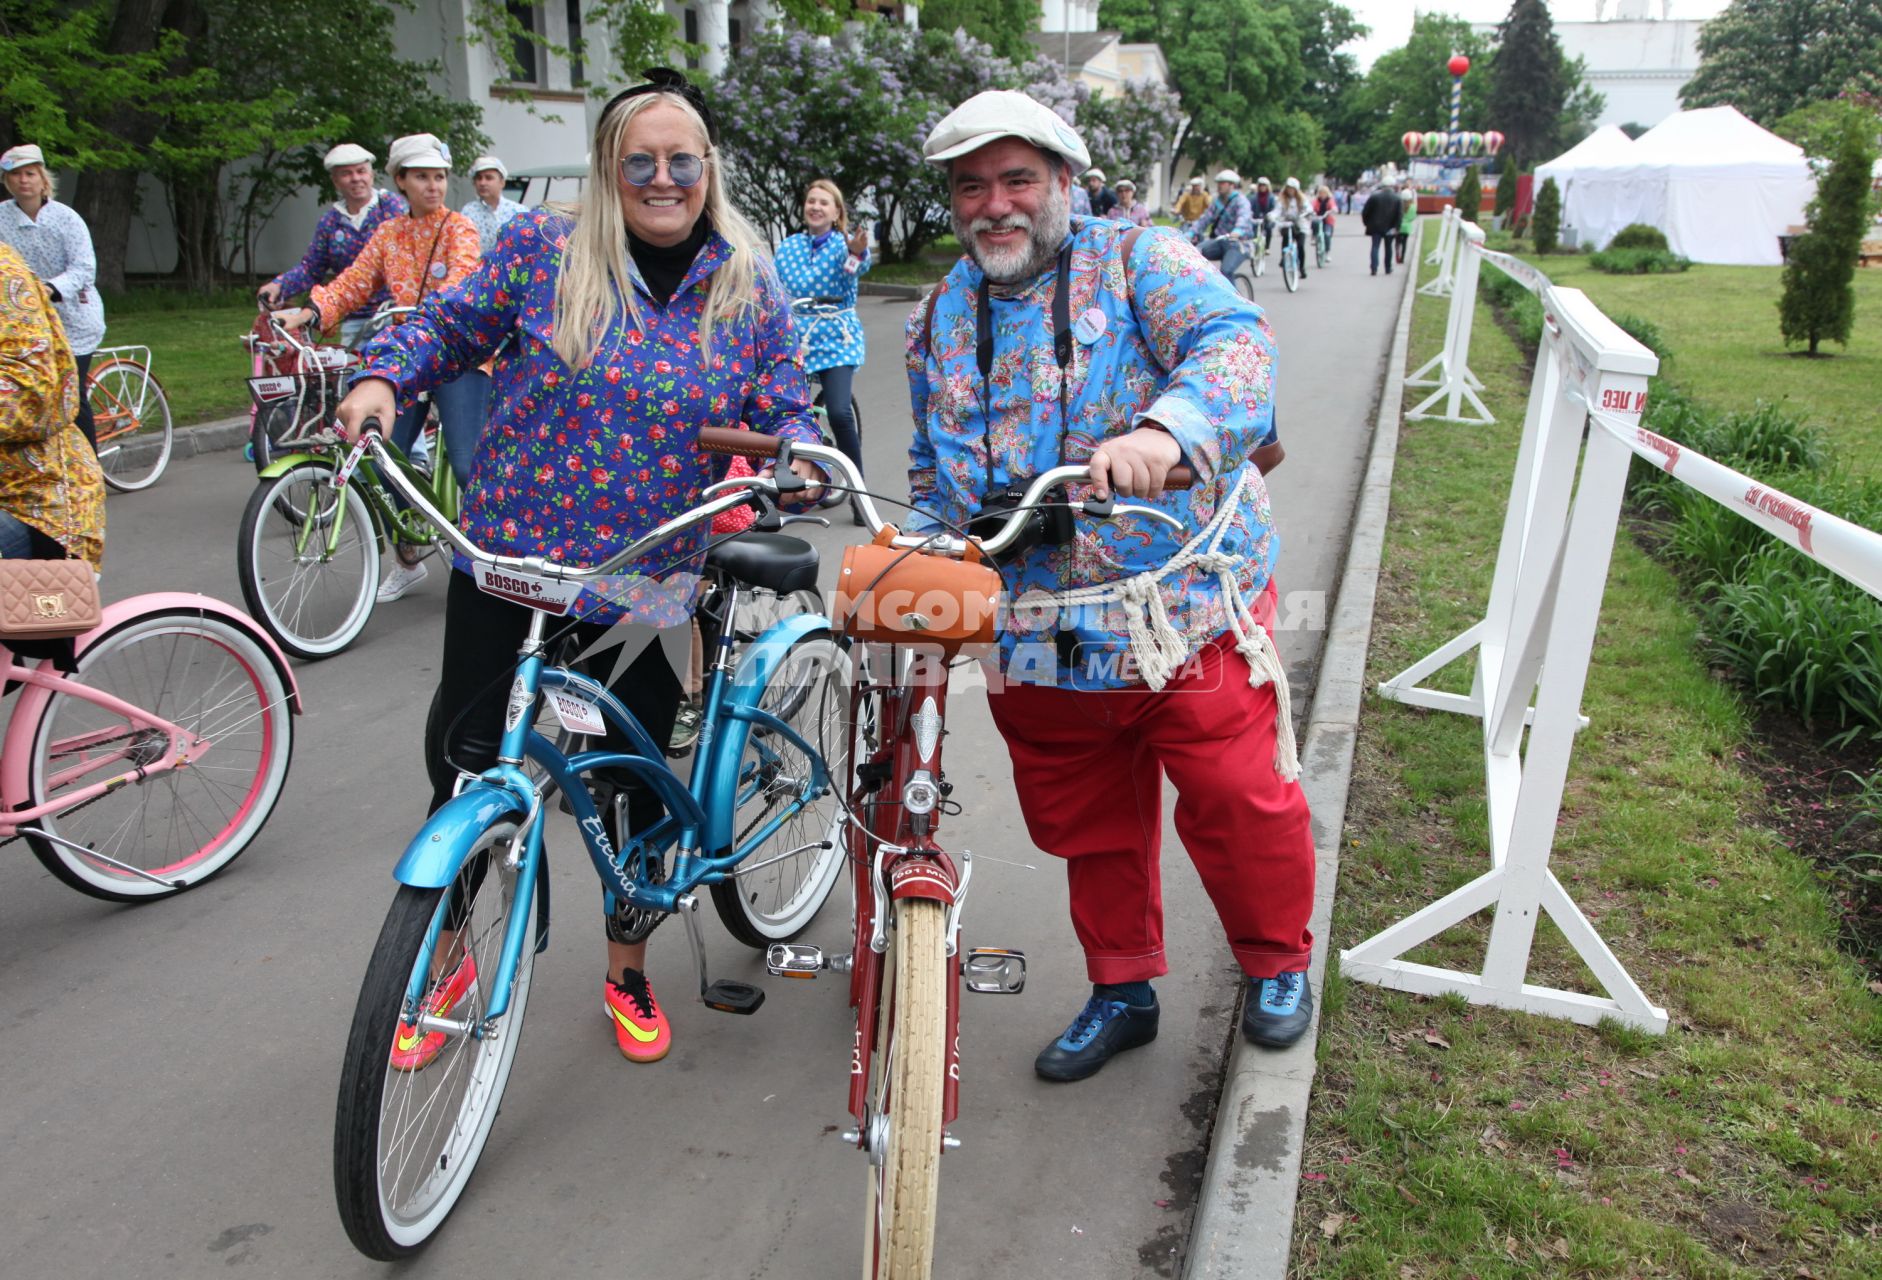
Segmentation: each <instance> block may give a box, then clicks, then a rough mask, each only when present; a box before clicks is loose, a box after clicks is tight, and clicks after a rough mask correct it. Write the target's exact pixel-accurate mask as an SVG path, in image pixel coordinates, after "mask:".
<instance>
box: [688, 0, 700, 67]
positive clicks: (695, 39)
mask: <svg viewBox="0 0 1882 1280" xmlns="http://www.w3.org/2000/svg"><path fill="white" fill-rule="evenodd" d="M685 35H686V43H687V44H688V45H690V46H693V47H695V48H696V47H698V44H699V10H697V9H691V8H689V9H687V10H686V26H685ZM686 65H687V67H688V68H689V69H693V68H697V67H698V66H699V55H698V54H696V53H692V52H688V53H687V55H686Z"/></svg>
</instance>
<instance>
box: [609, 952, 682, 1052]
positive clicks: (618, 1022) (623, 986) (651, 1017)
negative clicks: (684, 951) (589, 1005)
mask: <svg viewBox="0 0 1882 1280" xmlns="http://www.w3.org/2000/svg"><path fill="white" fill-rule="evenodd" d="M602 1001H603V1007H605V1008H606V1009H607V1011H608V1021H610V1022H612V1023H613V1024H614V1043H615V1044H616V1045H617V1046H618V1047H619V1048H620V1050H621V1056H622V1057H624V1058H626V1059H627V1060H628V1061H630V1062H658V1061H660V1059H662V1058H664V1057H666V1056H667V1050H669V1049H671V1048H672V1047H673V1028H672V1027H670V1026H668V1025H667V1015H666V1014H665V1012H663V1011H662V1010H661V1008H660V1005H659V1003H658V1002H657V1001H655V1000H654V998H653V988H652V987H651V986H649V985H648V984H647V975H646V974H644V973H642V972H641V971H640V970H639V969H623V970H621V976H620V978H619V980H616V979H613V978H610V979H609V980H608V985H607V987H606V989H605V990H604V991H603V994H602Z"/></svg>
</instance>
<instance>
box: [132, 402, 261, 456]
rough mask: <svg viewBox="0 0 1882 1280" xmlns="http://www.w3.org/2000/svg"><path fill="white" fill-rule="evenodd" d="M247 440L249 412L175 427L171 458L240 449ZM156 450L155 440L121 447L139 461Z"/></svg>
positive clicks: (171, 437) (172, 437) (171, 441)
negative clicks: (190, 425)
mask: <svg viewBox="0 0 1882 1280" xmlns="http://www.w3.org/2000/svg"><path fill="white" fill-rule="evenodd" d="M247 443H248V415H247V414H245V413H243V414H238V415H236V416H235V417H233V418H217V419H216V420H214V421H213V422H203V423H198V424H197V425H196V426H193V427H177V428H176V429H175V430H174V431H172V432H171V433H170V461H171V462H175V461H176V460H177V459H178V458H193V457H195V456H196V455H197V454H199V453H220V452H221V451H222V450H224V449H239V448H241V447H242V446H243V445H245V444H247ZM156 452H157V445H156V443H155V442H154V441H142V440H138V441H133V442H132V443H130V444H127V445H125V446H124V453H125V455H126V458H127V460H131V461H142V460H143V459H144V458H147V457H149V456H151V455H153V454H155V453H156Z"/></svg>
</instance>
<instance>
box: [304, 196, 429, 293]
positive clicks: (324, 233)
mask: <svg viewBox="0 0 1882 1280" xmlns="http://www.w3.org/2000/svg"><path fill="white" fill-rule="evenodd" d="M372 195H373V198H372V203H371V204H369V205H367V206H366V207H365V208H364V209H361V210H360V211H359V215H358V216H357V217H355V216H353V215H351V214H349V213H347V211H346V202H345V201H344V200H336V201H335V202H334V203H332V204H330V205H328V206H327V207H326V208H325V209H324V210H322V211H321V214H320V221H318V222H316V223H315V224H314V238H313V239H312V240H310V241H308V242H307V252H306V253H305V254H303V255H302V256H301V260H300V261H299V262H297V263H295V264H294V265H293V266H291V267H289V268H288V269H287V270H286V271H283V272H282V273H281V274H280V275H278V276H276V277H275V278H274V282H275V283H276V284H278V285H280V286H281V300H282V301H283V302H286V301H288V300H289V299H291V298H296V297H298V296H300V295H301V294H303V293H306V292H307V291H308V290H309V289H312V288H313V287H314V286H315V285H317V284H326V283H327V282H328V281H329V280H331V279H333V278H334V277H335V276H337V275H339V274H340V273H341V272H342V271H344V270H346V269H347V268H348V267H350V266H352V265H353V259H355V258H357V257H358V256H359V251H360V250H361V249H364V248H365V247H366V242H367V241H368V240H371V239H372V238H373V233H374V232H376V231H378V230H379V228H380V227H381V226H382V225H384V224H385V223H386V222H387V221H388V220H390V219H392V218H400V217H403V216H405V214H406V212H407V210H406V207H405V197H403V196H396V195H393V194H392V193H391V192H390V191H379V190H375V191H374V192H373V193H372ZM386 298H387V294H386V291H385V290H384V289H381V290H379V291H378V292H377V293H375V294H373V295H372V297H370V298H368V299H367V300H366V304H365V305H364V306H362V307H360V308H359V309H358V310H356V311H354V312H353V314H352V315H350V316H347V317H346V319H348V320H364V319H367V318H368V317H370V316H371V315H372V313H373V312H375V311H377V310H378V309H379V308H380V307H382V306H384V305H385V303H386Z"/></svg>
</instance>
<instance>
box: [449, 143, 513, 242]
mask: <svg viewBox="0 0 1882 1280" xmlns="http://www.w3.org/2000/svg"><path fill="white" fill-rule="evenodd" d="M470 175H471V186H473V187H475V188H477V198H476V199H475V200H473V201H471V202H470V203H469V204H467V205H465V206H464V207H463V208H462V209H459V210H458V212H459V213H461V214H463V215H464V216H465V217H467V218H469V219H470V220H471V222H472V223H473V224H474V225H475V226H476V228H477V238H478V240H479V241H481V242H482V244H483V247H484V252H485V253H489V252H490V251H491V250H492V249H494V248H496V246H497V232H499V231H501V230H503V224H504V223H506V222H508V221H509V220H510V219H511V218H514V217H515V216H516V215H517V214H519V213H521V212H522V211H523V206H522V205H520V204H518V203H517V202H516V201H514V200H512V199H510V198H509V197H508V196H506V195H504V194H503V180H504V179H505V178H507V177H509V176H510V171H509V169H507V168H505V167H504V164H503V161H501V160H499V159H497V158H496V157H495V156H478V157H477V158H476V159H475V160H473V161H471V170H470Z"/></svg>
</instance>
